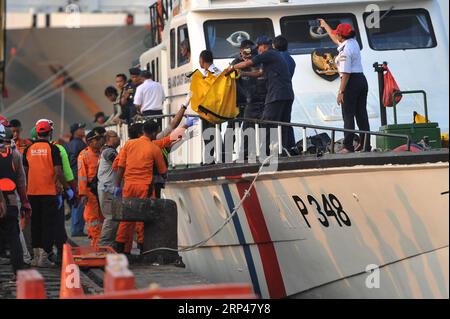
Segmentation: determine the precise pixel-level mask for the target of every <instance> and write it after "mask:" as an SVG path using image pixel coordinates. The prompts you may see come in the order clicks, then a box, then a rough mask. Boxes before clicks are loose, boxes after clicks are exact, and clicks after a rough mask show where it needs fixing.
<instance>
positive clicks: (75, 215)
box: [66, 123, 87, 237]
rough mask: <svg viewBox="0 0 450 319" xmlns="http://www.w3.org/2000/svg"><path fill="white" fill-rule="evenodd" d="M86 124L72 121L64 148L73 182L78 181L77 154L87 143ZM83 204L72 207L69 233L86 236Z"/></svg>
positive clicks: (74, 235) (73, 235)
mask: <svg viewBox="0 0 450 319" xmlns="http://www.w3.org/2000/svg"><path fill="white" fill-rule="evenodd" d="M85 127H86V125H85V124H84V123H74V124H72V125H71V126H70V134H71V139H70V142H69V143H67V144H66V150H67V153H68V155H69V161H70V167H71V168H72V173H73V176H74V178H75V184H77V183H78V155H79V154H80V152H81V151H82V150H84V149H85V148H86V147H87V145H86V143H85V142H84V138H85V131H84V128H85ZM83 211H84V206H83V204H82V203H79V204H78V206H77V207H75V206H73V207H72V212H71V218H72V221H71V229H70V231H71V235H72V237H76V236H86V234H85V233H84V225H85V223H84V218H83Z"/></svg>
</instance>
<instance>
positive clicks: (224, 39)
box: [203, 19, 274, 59]
mask: <svg viewBox="0 0 450 319" xmlns="http://www.w3.org/2000/svg"><path fill="white" fill-rule="evenodd" d="M203 29H204V32H205V39H206V47H207V48H208V50H210V51H212V53H213V55H214V58H217V59H224V58H235V57H238V56H239V46H240V44H241V42H242V41H243V40H246V39H250V40H252V41H253V42H255V40H256V38H257V37H259V36H261V35H266V36H268V37H270V38H273V36H274V31H273V24H272V20H270V19H242V20H241V19H227V20H209V21H206V22H205V23H204V25H203Z"/></svg>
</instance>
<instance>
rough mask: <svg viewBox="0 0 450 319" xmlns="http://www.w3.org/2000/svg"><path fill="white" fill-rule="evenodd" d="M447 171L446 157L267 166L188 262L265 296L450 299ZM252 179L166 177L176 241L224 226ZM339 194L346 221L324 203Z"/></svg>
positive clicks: (193, 267) (190, 254)
mask: <svg viewBox="0 0 450 319" xmlns="http://www.w3.org/2000/svg"><path fill="white" fill-rule="evenodd" d="M448 176H449V170H448V162H447V163H435V164H416V165H381V166H379V165H378V166H377V165H374V166H354V167H341V168H322V169H306V170H288V171H281V172H274V173H269V174H264V175H261V176H260V177H259V178H258V180H257V182H256V185H255V188H254V189H253V190H252V191H251V195H250V197H249V198H248V199H247V200H246V201H245V202H244V205H243V207H242V208H241V209H239V211H238V213H237V215H236V216H235V217H234V218H233V220H232V221H231V222H230V223H229V224H227V225H226V226H225V227H224V228H223V229H222V231H221V232H220V233H219V234H218V235H217V236H215V237H214V238H213V239H211V240H210V241H209V242H208V243H207V244H206V245H205V246H204V247H202V248H199V249H196V250H193V251H189V252H185V253H183V254H182V257H183V261H184V262H185V263H186V264H187V267H188V268H189V269H190V270H192V271H193V272H195V273H198V274H201V275H202V276H204V277H206V278H207V279H209V280H211V281H212V282H249V283H252V284H253V287H254V289H255V292H257V293H258V294H260V295H261V296H262V297H263V298H282V297H295V298H448V297H449V284H448V283H449V251H448V241H449V220H448V217H449V208H448V207H449V206H448V204H449V200H448V196H449V195H448V189H449V184H448ZM253 177H254V175H252V174H249V175H244V176H241V177H240V178H236V177H234V178H213V179H203V180H190V181H182V180H180V181H174V182H171V183H169V184H168V185H167V186H166V189H165V190H164V195H165V196H166V197H167V198H170V199H174V200H175V201H176V202H177V205H178V212H179V220H178V223H179V244H180V246H188V245H192V244H195V243H197V242H199V241H201V240H203V239H204V238H207V237H208V236H209V235H210V234H211V233H212V232H214V231H215V230H216V229H217V228H219V227H220V226H221V225H222V224H223V222H224V220H225V219H226V218H227V217H228V215H229V214H230V212H231V211H232V210H233V207H235V206H236V205H237V204H238V202H239V201H240V200H241V198H242V197H243V195H244V192H245V190H246V189H247V188H248V187H249V185H250V182H251V180H252V179H253ZM330 194H331V195H330ZM333 195H334V196H335V198H337V199H338V200H339V202H340V203H341V205H342V209H343V211H344V212H345V214H346V215H347V216H348V220H349V221H350V222H348V220H347V217H345V216H346V215H344V214H343V213H341V215H340V217H339V216H338V217H335V216H333V215H332V213H331V210H333V211H334V212H335V213H337V212H338V209H336V207H333V206H331V205H330V206H328V204H326V203H324V202H323V198H322V196H324V197H325V198H326V199H328V200H329V199H330V196H331V198H332V197H333ZM298 198H300V199H301V200H302V201H303V203H304V204H305V207H306V209H307V212H306V211H305V210H304V211H303V214H302V213H301V211H300V209H302V208H303V205H302V204H301V202H300V201H299V199H298ZM294 199H296V200H297V203H299V205H298V206H297V204H296V201H295V200H294ZM314 199H315V200H316V201H317V203H318V205H319V206H320V210H321V211H322V212H324V213H323V214H324V215H323V216H322V215H320V214H319V213H318V211H317V209H316V204H315V202H314ZM308 200H309V201H308ZM310 203H311V204H310ZM330 204H333V202H330ZM334 204H335V206H337V208H339V207H338V206H339V204H337V201H336V199H334ZM330 209H331V210H330ZM326 210H328V211H329V214H330V216H327V215H326V213H325V211H326ZM325 217H326V220H327V222H328V224H329V225H328V227H326V226H325V225H326V222H325ZM319 219H320V220H322V222H321V221H319ZM338 220H339V222H340V224H341V226H339V224H338ZM344 222H347V224H348V225H349V226H347V225H346V224H344ZM308 224H309V226H308ZM324 224H325V225H324ZM369 265H376V266H378V267H379V269H378V270H376V271H372V272H370V271H369V272H367V270H368V267H370V266H369ZM377 276H378V277H377Z"/></svg>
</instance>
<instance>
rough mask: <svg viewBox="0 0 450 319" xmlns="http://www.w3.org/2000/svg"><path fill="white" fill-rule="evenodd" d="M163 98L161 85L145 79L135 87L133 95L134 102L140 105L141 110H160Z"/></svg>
mask: <svg viewBox="0 0 450 319" xmlns="http://www.w3.org/2000/svg"><path fill="white" fill-rule="evenodd" d="M164 98H165V95H164V89H163V87H162V85H161V84H160V83H158V82H155V81H153V80H151V79H147V80H145V81H144V83H142V84H141V85H139V86H138V87H137V89H136V93H135V95H134V104H135V105H140V106H141V112H145V111H160V110H162V108H163V103H164Z"/></svg>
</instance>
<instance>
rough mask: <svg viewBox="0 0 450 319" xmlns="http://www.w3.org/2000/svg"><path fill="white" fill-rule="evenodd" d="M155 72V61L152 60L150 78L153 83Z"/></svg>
mask: <svg viewBox="0 0 450 319" xmlns="http://www.w3.org/2000/svg"><path fill="white" fill-rule="evenodd" d="M155 70H156V68H155V60H152V70H151V72H152V78H153V79H152V80H153V81H155V80H156V75H155Z"/></svg>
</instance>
